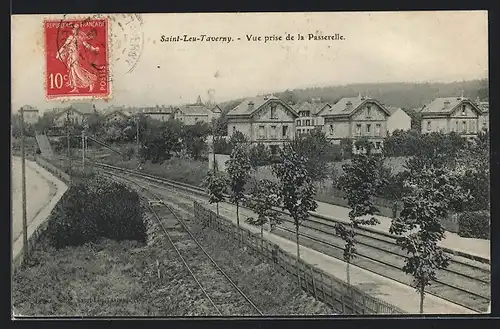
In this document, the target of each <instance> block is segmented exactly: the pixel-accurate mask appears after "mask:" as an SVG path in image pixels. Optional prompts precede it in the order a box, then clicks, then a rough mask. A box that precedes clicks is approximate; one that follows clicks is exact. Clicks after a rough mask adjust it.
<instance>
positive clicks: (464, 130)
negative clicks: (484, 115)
mask: <svg viewBox="0 0 500 329" xmlns="http://www.w3.org/2000/svg"><path fill="white" fill-rule="evenodd" d="M462 131H463V132H464V133H465V132H467V121H462Z"/></svg>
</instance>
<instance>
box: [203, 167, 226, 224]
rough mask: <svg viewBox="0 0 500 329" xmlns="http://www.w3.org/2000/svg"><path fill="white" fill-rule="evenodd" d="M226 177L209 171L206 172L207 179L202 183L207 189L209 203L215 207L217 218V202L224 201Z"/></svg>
mask: <svg viewBox="0 0 500 329" xmlns="http://www.w3.org/2000/svg"><path fill="white" fill-rule="evenodd" d="M228 183H229V181H228V179H227V177H226V176H225V175H224V174H222V173H220V172H218V173H217V174H216V173H214V172H212V171H211V170H209V171H208V172H207V177H206V178H205V181H204V183H203V184H204V186H206V187H207V189H208V194H209V195H210V199H209V200H208V202H209V203H211V204H212V203H215V204H216V207H217V216H219V202H222V201H224V199H225V195H224V193H225V192H226V189H227V186H228Z"/></svg>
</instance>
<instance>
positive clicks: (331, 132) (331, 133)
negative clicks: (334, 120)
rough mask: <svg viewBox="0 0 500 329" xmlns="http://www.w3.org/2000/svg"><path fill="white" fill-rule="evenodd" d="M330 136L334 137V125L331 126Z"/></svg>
mask: <svg viewBox="0 0 500 329" xmlns="http://www.w3.org/2000/svg"><path fill="white" fill-rule="evenodd" d="M330 135H333V125H330Z"/></svg>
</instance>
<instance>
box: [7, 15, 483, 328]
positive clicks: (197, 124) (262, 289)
mask: <svg viewBox="0 0 500 329" xmlns="http://www.w3.org/2000/svg"><path fill="white" fill-rule="evenodd" d="M11 34H12V53H11V55H12V66H11V70H12V81H11V82H12V95H11V98H12V109H11V118H12V120H11V136H12V137H11V146H12V156H11V163H12V221H11V223H12V225H11V228H12V230H11V232H12V317H13V318H15V319H17V318H22V317H26V316H29V317H60V316H69V317H82V316H83V317H95V316H101V317H102V316H110V317H111V316H131V317H140V316H149V317H151V316H153V317H208V316H219V317H232V316H241V317H272V316H297V315H329V316H332V317H335V316H340V315H352V316H357V315H366V314H376V315H387V314H403V315H418V314H441V315H447V314H464V315H469V314H477V313H490V312H491V264H490V260H491V256H490V188H489V187H490V166H489V126H490V125H489V81H488V14H487V12H486V11H442V12H441V11H425V12H417V11H415V12H321V13H314V12H311V13H184V14H174V13H170V14H145V13H142V14H99V13H89V14H78V15H74V14H67V15H13V16H12V23H11Z"/></svg>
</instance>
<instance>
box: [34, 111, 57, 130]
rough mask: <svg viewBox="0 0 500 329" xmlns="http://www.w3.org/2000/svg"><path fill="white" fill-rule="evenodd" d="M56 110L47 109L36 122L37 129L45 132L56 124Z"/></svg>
mask: <svg viewBox="0 0 500 329" xmlns="http://www.w3.org/2000/svg"><path fill="white" fill-rule="evenodd" d="M54 117H55V112H54V111H45V112H44V113H43V115H42V116H41V117H40V118H39V119H38V121H37V122H36V123H35V130H36V131H37V132H39V133H45V132H46V131H48V130H50V129H51V128H52V127H53V126H54Z"/></svg>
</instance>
